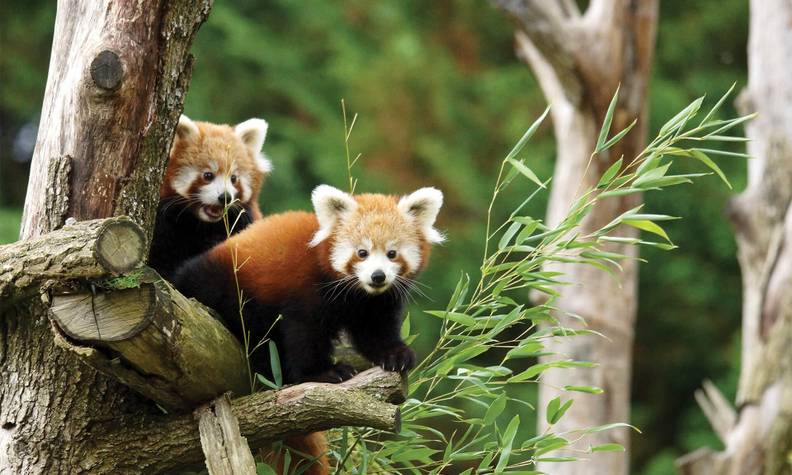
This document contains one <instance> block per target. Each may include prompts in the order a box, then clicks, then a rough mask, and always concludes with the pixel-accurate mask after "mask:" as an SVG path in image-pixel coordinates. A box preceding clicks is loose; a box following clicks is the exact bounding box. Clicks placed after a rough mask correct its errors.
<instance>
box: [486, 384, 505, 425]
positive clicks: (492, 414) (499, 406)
mask: <svg viewBox="0 0 792 475" xmlns="http://www.w3.org/2000/svg"><path fill="white" fill-rule="evenodd" d="M505 408H506V393H505V392H504V393H501V394H500V396H498V397H497V398H496V399H495V400H494V401H492V404H490V407H489V408H488V409H487V413H486V414H484V423H483V425H485V426H488V425H490V424H492V423H493V422H495V419H497V418H498V416H499V415H501V413H502V412H503V410H504V409H505Z"/></svg>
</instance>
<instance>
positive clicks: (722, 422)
mask: <svg viewBox="0 0 792 475" xmlns="http://www.w3.org/2000/svg"><path fill="white" fill-rule="evenodd" d="M695 396H696V402H698V405H699V407H701V410H702V411H704V415H705V416H706V417H707V420H708V421H709V423H710V425H712V428H713V429H714V430H715V433H716V434H718V437H720V439H721V441H722V442H724V443H727V442H728V437H729V433H730V432H731V430H732V429H733V428H734V425H735V424H736V422H737V413H736V412H735V411H734V408H733V407H732V405H731V404H730V403H729V401H728V400H727V399H726V397H725V396H724V395H723V393H721V392H720V390H719V389H718V388H717V387H716V386H715V385H714V384H713V383H712V381H710V380H705V381H704V388H703V389H699V390H697V391H696V393H695Z"/></svg>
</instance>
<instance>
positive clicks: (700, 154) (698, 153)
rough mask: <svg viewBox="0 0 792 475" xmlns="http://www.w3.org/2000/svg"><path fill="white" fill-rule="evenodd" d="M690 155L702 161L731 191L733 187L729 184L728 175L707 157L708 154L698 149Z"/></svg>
mask: <svg viewBox="0 0 792 475" xmlns="http://www.w3.org/2000/svg"><path fill="white" fill-rule="evenodd" d="M690 153H691V155H693V158H695V159H696V160H698V161H700V162H701V163H703V164H704V165H706V166H708V167H709V169H710V170H712V171H714V172H715V174H716V175H718V176H719V177H720V179H721V180H723V182H724V183H726V186H728V187H729V189H730V190H731V188H732V186H731V183H729V180H728V179H727V178H726V175H725V174H724V173H723V171H722V170H721V169H720V167H719V166H718V165H716V164H715V162H713V161H712V159H711V158H709V157H708V156H707V154H705V153H704V152H702V151H701V150H698V149H693V150H691V151H690Z"/></svg>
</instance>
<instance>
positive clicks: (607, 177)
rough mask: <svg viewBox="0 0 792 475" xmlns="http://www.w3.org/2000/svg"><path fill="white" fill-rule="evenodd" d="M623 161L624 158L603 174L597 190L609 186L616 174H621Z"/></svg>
mask: <svg viewBox="0 0 792 475" xmlns="http://www.w3.org/2000/svg"><path fill="white" fill-rule="evenodd" d="M622 161H623V159H622V158H620V159H618V160H616V161H615V162H613V165H611V166H609V167H608V169H607V170H605V173H603V174H602V178H600V181H599V183H597V188H602V187H604V186H605V185H607V184H609V183H610V182H611V180H613V178H614V177H615V176H616V174H617V173H619V170H621V166H622Z"/></svg>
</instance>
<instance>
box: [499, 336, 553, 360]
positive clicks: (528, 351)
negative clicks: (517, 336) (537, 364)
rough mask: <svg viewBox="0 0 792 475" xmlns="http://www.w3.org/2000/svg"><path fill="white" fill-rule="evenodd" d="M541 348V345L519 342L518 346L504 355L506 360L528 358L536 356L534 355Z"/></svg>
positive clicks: (531, 342)
mask: <svg viewBox="0 0 792 475" xmlns="http://www.w3.org/2000/svg"><path fill="white" fill-rule="evenodd" d="M543 348H544V347H543V346H542V344H541V343H538V342H534V341H526V340H523V341H521V342H520V344H519V346H517V347H515V348H512V349H511V350H509V352H508V353H506V359H507V360H513V359H518V358H530V357H533V356H536V353H537V352H539V351H541V350H542V349H543Z"/></svg>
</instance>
